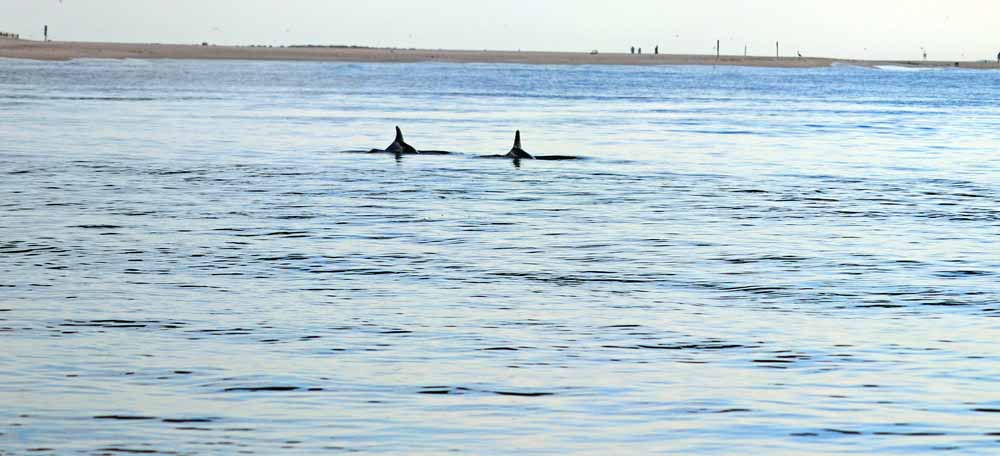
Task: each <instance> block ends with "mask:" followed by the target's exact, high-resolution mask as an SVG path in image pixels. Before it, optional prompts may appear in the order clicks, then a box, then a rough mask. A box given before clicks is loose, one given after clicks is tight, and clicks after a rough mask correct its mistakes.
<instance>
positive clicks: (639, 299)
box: [0, 60, 1000, 455]
mask: <svg viewBox="0 0 1000 456" xmlns="http://www.w3.org/2000/svg"><path fill="white" fill-rule="evenodd" d="M998 94H1000V72H995V71H994V72H990V71H965V70H940V71H918V72H909V71H898V70H892V69H883V70H877V69H862V68H852V67H835V68H826V69H810V70H775V69H748V68H712V67H702V68H694V67H672V68H625V67H560V66H516V65H498V66H495V65H443V64H406V65H374V64H363V65H362V64H340V63H252V62H187V61H156V62H146V61H75V62H68V63H39V62H27V61H16V60H0V195H2V196H3V197H2V199H0V341H2V347H3V349H2V350H0V454H2V455H8V454H9V455H15V454H18V455H19V454H26V453H29V452H31V453H33V454H45V453H47V452H48V453H53V454H124V453H136V452H140V453H163V454H200V453H220V454H230V453H233V454H235V453H246V454H250V453H256V454H275V453H279V452H280V453H282V454H296V453H299V454H321V453H337V452H365V453H394V454H440V453H446V452H459V453H466V454H566V453H574V454H628V453H631V454H648V453H672V454H691V453H699V454H734V453H742V454H824V453H839V454H845V453H854V454H867V453H896V454H918V453H932V452H937V451H939V450H942V449H951V450H954V451H953V453H961V454H996V453H997V452H1000V347H998V344H997V341H998V339H1000V318H998V317H1000V285H998V284H1000V277H998V271H1000V248H998V241H1000V151H998V146H1000V134H998V131H1000V95H998ZM395 125H400V126H401V127H402V128H403V130H404V132H405V133H406V138H407V140H408V142H410V143H411V144H413V145H414V146H416V147H417V148H425V149H443V150H450V151H455V152H459V154H455V155H451V156H407V157H404V158H402V159H401V160H395V159H394V158H393V157H392V156H386V155H368V154H349V153H344V152H343V151H345V150H354V149H369V148H372V147H384V146H385V145H387V144H388V143H389V142H390V141H391V139H392V128H393V126H395ZM515 129H521V131H522V134H523V139H524V146H525V149H527V150H528V151H529V152H533V153H536V154H566V155H579V156H583V157H586V158H587V159H585V160H580V161H572V162H527V161H526V162H522V163H521V164H520V167H519V168H518V167H515V166H513V164H512V163H511V162H509V161H506V160H485V159H479V158H476V155H480V154H495V153H505V152H506V151H507V150H508V149H509V148H510V144H511V141H512V138H513V131H514V130H515Z"/></svg>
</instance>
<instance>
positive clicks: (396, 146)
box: [385, 125, 420, 155]
mask: <svg viewBox="0 0 1000 456" xmlns="http://www.w3.org/2000/svg"><path fill="white" fill-rule="evenodd" d="M385 151H386V152H389V153H390V154H397V155H398V154H419V153H420V152H418V151H417V149H415V148H413V146H411V145H409V144H407V143H406V141H404V140H403V131H402V130H400V129H399V126H398V125H397V126H396V139H395V140H393V141H392V144H389V147H386V148H385Z"/></svg>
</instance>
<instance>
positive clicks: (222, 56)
mask: <svg viewBox="0 0 1000 456" xmlns="http://www.w3.org/2000/svg"><path fill="white" fill-rule="evenodd" d="M0 58H15V59H29V60H50V61H65V60H73V59H84V58H87V59H194V60H272V61H282V60H284V61H329V62H367V63H414V62H446V63H512V64H529V65H727V66H754V67H772V68H819V67H829V66H831V65H833V64H835V63H839V64H848V65H857V66H865V67H875V66H880V65H891V66H901V67H911V68H945V67H948V68H951V67H956V66H958V67H960V68H975V69H998V68H1000V64H997V63H996V62H984V61H975V62H954V61H920V60H857V59H837V58H825V57H781V58H780V59H779V58H775V57H761V56H747V57H743V56H734V55H722V56H720V57H719V58H716V56H714V55H688V54H659V55H653V54H642V55H632V54H625V53H612V54H591V53H585V52H542V51H488V50H482V51H471V50H430V49H395V48H369V47H353V46H289V47H264V46H215V45H195V44H159V43H100V42H72V41H48V42H43V41H34V40H23V39H10V38H0ZM956 64H957V65H956Z"/></svg>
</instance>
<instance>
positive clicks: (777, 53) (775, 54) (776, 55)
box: [774, 41, 781, 59]
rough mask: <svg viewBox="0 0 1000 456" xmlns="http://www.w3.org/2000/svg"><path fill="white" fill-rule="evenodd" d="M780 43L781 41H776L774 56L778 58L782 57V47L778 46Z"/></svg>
mask: <svg viewBox="0 0 1000 456" xmlns="http://www.w3.org/2000/svg"><path fill="white" fill-rule="evenodd" d="M778 44H779V43H778V42H777V41H775V42H774V58H776V59H780V58H781V48H780V47H778Z"/></svg>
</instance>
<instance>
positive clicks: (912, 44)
mask: <svg viewBox="0 0 1000 456" xmlns="http://www.w3.org/2000/svg"><path fill="white" fill-rule="evenodd" d="M46 24H48V25H49V36H50V38H52V39H55V40H66V41H121V42H160V43H200V42H202V41H208V42H212V43H216V44H273V45H281V44H355V45H365V46H392V47H417V48H432V49H496V50H515V49H522V50H539V51H545V50H551V51H584V52H586V51H590V50H591V49H598V50H600V51H602V52H623V51H627V50H628V48H629V46H632V45H635V46H640V47H642V48H643V49H644V51H645V52H649V51H652V48H653V46H654V45H657V44H659V45H660V50H661V52H664V53H698V54H710V53H714V46H715V40H716V39H719V40H722V52H723V53H724V54H726V53H728V54H742V53H743V47H744V45H746V46H748V47H749V53H750V54H751V55H774V42H775V41H780V42H781V49H782V54H783V55H794V53H795V52H796V51H801V52H802V54H803V55H807V56H823V57H845V58H870V59H883V58H888V59H918V58H921V48H926V50H927V53H928V57H929V58H930V59H939V60H979V59H990V58H993V59H995V58H996V55H997V52H998V51H1000V0H822V1H821V0H753V1H749V0H747V1H738V0H617V1H608V0H490V1H482V0H423V1H420V0H348V1H344V0H0V31H6V32H14V33H20V34H21V36H22V37H24V38H35V39H40V38H41V36H42V26H43V25H46ZM647 50H648V51H647Z"/></svg>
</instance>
